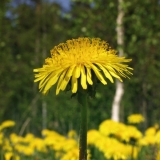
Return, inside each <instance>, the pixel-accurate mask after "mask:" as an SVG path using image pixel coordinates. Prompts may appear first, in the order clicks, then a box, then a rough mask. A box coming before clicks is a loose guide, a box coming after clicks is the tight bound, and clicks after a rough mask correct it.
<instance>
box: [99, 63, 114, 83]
mask: <svg viewBox="0 0 160 160" xmlns="http://www.w3.org/2000/svg"><path fill="white" fill-rule="evenodd" d="M96 65H98V66H99V68H100V69H101V70H102V71H103V73H104V75H105V76H106V78H108V79H109V80H110V81H111V82H112V83H113V82H114V81H113V78H112V76H111V75H110V74H109V72H108V71H107V70H106V68H104V67H103V65H101V64H99V63H96Z"/></svg>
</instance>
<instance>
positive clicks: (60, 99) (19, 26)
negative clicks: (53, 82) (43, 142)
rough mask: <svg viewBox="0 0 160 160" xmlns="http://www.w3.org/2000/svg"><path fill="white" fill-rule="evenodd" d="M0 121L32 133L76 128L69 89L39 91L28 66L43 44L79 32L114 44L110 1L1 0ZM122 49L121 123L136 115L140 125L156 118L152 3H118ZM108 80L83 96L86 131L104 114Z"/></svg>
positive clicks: (43, 51)
mask: <svg viewBox="0 0 160 160" xmlns="http://www.w3.org/2000/svg"><path fill="white" fill-rule="evenodd" d="M0 3H1V5H0V79H1V82H0V88H1V89H0V110H1V112H0V121H3V120H6V119H12V120H14V121H16V122H17V125H16V129H15V130H16V132H19V133H20V134H24V133H26V132H32V133H34V134H37V135H38V134H39V133H40V131H41V130H42V129H44V128H49V129H53V130H56V131H58V132H60V133H63V134H66V133H67V132H68V130H70V129H75V130H77V131H78V129H79V110H80V108H79V105H78V103H77V102H76V100H74V99H73V98H70V93H66V92H64V93H61V94H60V96H55V89H54V87H53V88H52V89H51V91H50V93H49V94H48V95H47V96H42V95H41V93H39V91H38V87H37V84H34V83H33V79H34V75H33V68H38V67H41V66H42V64H43V62H44V58H46V57H48V56H50V53H49V52H50V49H52V48H53V47H54V46H55V45H57V44H59V43H60V42H65V41H66V40H67V39H70V38H77V37H80V36H89V37H100V38H101V39H103V40H106V41H107V42H109V44H110V45H111V46H112V47H113V48H115V49H116V47H117V44H116V18H117V1H116V0H107V1H106V0H100V1H99V0H83V1H80V0H74V1H71V2H70V8H67V9H66V8H63V7H62V6H61V4H59V3H56V2H52V1H47V0H28V1H21V0H13V1H11V0H1V2H0ZM124 8H125V20H124V32H125V48H124V51H125V54H126V57H129V58H132V59H133V61H132V63H131V67H133V68H134V75H133V76H132V77H131V79H130V80H124V85H125V94H124V96H123V102H122V106H121V121H123V122H125V121H126V117H127V116H128V115H129V114H131V113H141V114H143V116H144V117H145V119H146V121H145V123H144V124H143V128H142V129H145V128H147V127H148V126H150V125H152V124H154V123H160V119H159V115H160V109H159V107H160V92H159V88H160V83H159V79H160V74H159V68H160V63H159V60H160V47H159V40H160V21H159V20H160V3H159V1H158V0H152V1H151V0H145V1H138V0H133V1H128V0H125V1H124ZM114 93H115V86H114V85H110V83H109V84H108V85H107V86H106V87H103V86H99V88H98V93H97V94H96V99H91V100H90V103H91V105H90V106H92V107H90V109H89V129H91V128H97V127H98V125H99V124H100V122H102V121H103V120H105V119H107V118H110V117H111V104H112V101H113V96H114Z"/></svg>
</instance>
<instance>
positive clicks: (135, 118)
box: [128, 114, 144, 124]
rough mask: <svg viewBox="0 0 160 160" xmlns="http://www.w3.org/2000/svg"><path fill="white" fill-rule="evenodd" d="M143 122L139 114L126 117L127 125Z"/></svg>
mask: <svg viewBox="0 0 160 160" xmlns="http://www.w3.org/2000/svg"><path fill="white" fill-rule="evenodd" d="M143 121H144V117H143V116H142V115H141V114H132V115H130V116H128V122H129V123H134V124H136V123H141V122H143Z"/></svg>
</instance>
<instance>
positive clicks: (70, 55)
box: [34, 38, 132, 95]
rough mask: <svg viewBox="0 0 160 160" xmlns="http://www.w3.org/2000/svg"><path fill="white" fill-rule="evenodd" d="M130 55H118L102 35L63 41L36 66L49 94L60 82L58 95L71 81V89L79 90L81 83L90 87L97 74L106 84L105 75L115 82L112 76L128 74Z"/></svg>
mask: <svg viewBox="0 0 160 160" xmlns="http://www.w3.org/2000/svg"><path fill="white" fill-rule="evenodd" d="M130 61H131V59H125V57H118V55H117V54H116V51H115V50H113V49H112V48H111V47H110V46H109V44H108V43H106V42H105V41H102V40H101V39H99V38H78V39H72V40H67V41H66V43H60V44H59V45H58V46H55V47H54V48H53V49H52V50H51V57H50V58H46V59H45V64H44V65H43V67H42V68H37V69H34V72H36V74H35V80H34V82H38V81H39V89H40V91H42V93H43V94H46V93H47V92H48V91H49V89H50V88H51V87H52V86H53V85H55V84H56V83H57V88H56V95H57V94H59V92H60V90H62V91H63V90H65V89H66V87H67V85H68V84H71V91H72V93H76V92H77V90H78V87H79V85H81V86H82V89H85V90H86V89H87V87H88V85H94V83H95V82H94V77H96V79H98V80H99V81H100V82H101V83H102V84H104V85H106V84H107V81H106V79H109V80H110V81H111V82H112V83H113V82H114V81H113V77H115V78H117V79H119V80H120V81H122V78H121V77H124V78H126V77H128V76H127V75H131V74H132V73H131V72H130V71H129V70H132V68H130V67H128V65H126V64H123V63H124V62H130Z"/></svg>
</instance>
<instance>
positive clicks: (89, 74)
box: [86, 67, 93, 85]
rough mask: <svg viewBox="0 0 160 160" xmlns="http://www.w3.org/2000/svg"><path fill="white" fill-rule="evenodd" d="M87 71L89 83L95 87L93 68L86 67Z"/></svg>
mask: <svg viewBox="0 0 160 160" xmlns="http://www.w3.org/2000/svg"><path fill="white" fill-rule="evenodd" d="M86 69H87V82H88V83H89V84H90V85H93V81H92V79H91V78H92V75H91V68H89V67H86Z"/></svg>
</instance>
